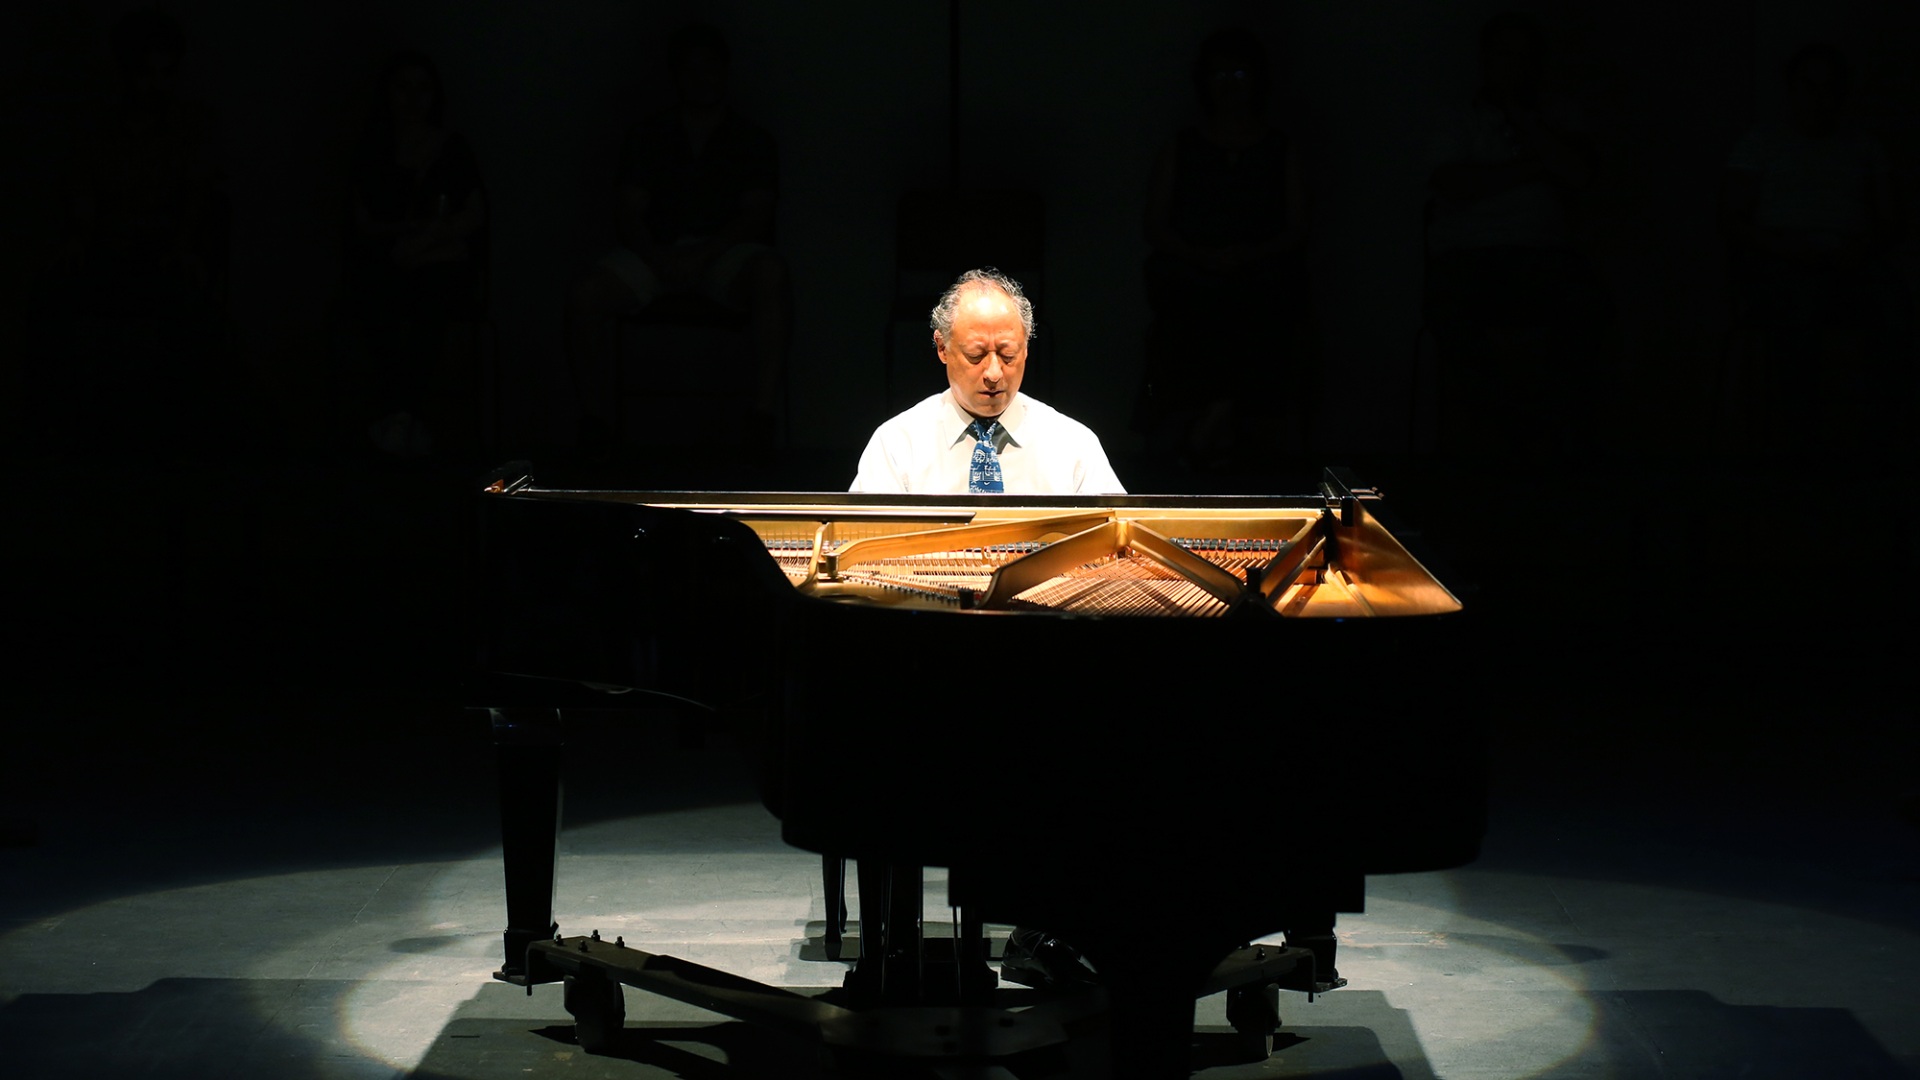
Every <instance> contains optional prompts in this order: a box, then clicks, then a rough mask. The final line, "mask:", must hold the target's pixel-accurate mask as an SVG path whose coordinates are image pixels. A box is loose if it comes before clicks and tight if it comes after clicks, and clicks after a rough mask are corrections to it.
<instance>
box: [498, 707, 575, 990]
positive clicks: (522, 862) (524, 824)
mask: <svg viewBox="0 0 1920 1080" xmlns="http://www.w3.org/2000/svg"><path fill="white" fill-rule="evenodd" d="M487 712H488V715H489V717H490V718H491V720H492V722H493V741H494V746H495V749H496V753H497V756H498V762H499V787H500V849H501V863H502V864H503V866H504V868H505V871H506V885H507V930H506V935H505V942H504V951H505V956H504V962H503V963H502V965H501V967H500V970H499V971H497V972H495V973H494V978H496V979H502V980H505V981H507V982H525V981H526V979H527V946H528V945H531V944H532V943H534V942H536V941H544V940H547V939H549V938H551V937H553V935H554V933H555V932H556V931H557V930H558V929H559V927H558V926H557V925H556V924H555V923H554V921H553V887H554V870H555V865H556V862H555V860H556V859H557V858H558V856H559V837H560V790H561V789H560V750H561V743H562V739H561V732H560V714H559V711H558V710H555V709H488V710H487Z"/></svg>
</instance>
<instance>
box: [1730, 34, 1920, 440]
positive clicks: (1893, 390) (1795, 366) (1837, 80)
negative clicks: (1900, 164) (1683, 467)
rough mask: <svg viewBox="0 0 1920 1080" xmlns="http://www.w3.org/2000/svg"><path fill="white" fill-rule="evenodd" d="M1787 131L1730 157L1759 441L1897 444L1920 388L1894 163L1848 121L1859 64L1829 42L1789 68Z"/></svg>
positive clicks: (1734, 234)
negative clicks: (1897, 249)
mask: <svg viewBox="0 0 1920 1080" xmlns="http://www.w3.org/2000/svg"><path fill="white" fill-rule="evenodd" d="M1784 75H1785V79H1786V84H1787V98H1786V101H1787V113H1786V120H1785V122H1784V123H1774V124H1765V125H1761V126H1758V127H1756V128H1754V129H1753V130H1752V131H1750V132H1748V133H1747V134H1746V136H1745V137H1743V138H1742V139H1741V140H1740V142H1739V144H1738V145H1736V146H1735V147H1734V149H1733V152H1732V154H1731V155H1730V156H1729V157H1728V159H1727V172H1726V178H1725V183H1724V187H1723V199H1722V223H1723V225H1724V228H1725V231H1726V235H1727V240H1728V243H1729V247H1730V249H1731V250H1730V253H1731V256H1732V265H1731V269H1732V273H1733V276H1734V285H1735V293H1736V297H1737V303H1738V307H1739V310H1738V311H1737V312H1736V316H1735V317H1736V320H1737V327H1736V329H1737V336H1738V340H1739V341H1740V342H1741V344H1742V347H1741V349H1740V350H1739V362H1740V363H1741V364H1742V366H1743V367H1744V369H1745V370H1744V371H1742V372H1741V373H1740V374H1741V375H1742V376H1743V379H1742V382H1743V383H1744V389H1745V391H1746V394H1745V395H1744V396H1745V399H1746V400H1745V403H1744V404H1745V405H1746V409H1747V412H1748V417H1747V419H1748V421H1749V424H1750V431H1749V432H1748V434H1749V435H1750V436H1751V437H1752V438H1753V439H1754V440H1756V442H1755V445H1756V446H1757V447H1759V448H1763V449H1772V450H1776V451H1784V452H1788V453H1799V452H1804V451H1805V450H1806V449H1808V446H1807V443H1808V441H1809V439H1810V438H1811V439H1812V440H1813V441H1815V442H1817V443H1819V444H1831V443H1833V442H1834V441H1836V440H1837V441H1839V442H1840V443H1843V444H1846V445H1849V446H1851V447H1853V448H1856V449H1886V448H1888V446H1889V444H1890V443H1891V442H1892V440H1894V438H1895V437H1896V436H1897V435H1898V434H1899V428H1900V426H1901V425H1902V423H1903V421H1904V419H1905V417H1904V416H1903V413H1904V412H1906V411H1908V410H1910V409H1911V406H1912V399H1913V394H1914V363H1913V356H1914V353H1913V349H1914V340H1913V330H1912V324H1911V316H1910V310H1909V304H1908V303H1907V300H1906V296H1905V292H1906V286H1905V284H1904V282H1902V280H1901V279H1900V277H1899V274H1898V272H1897V270H1896V268H1895V265H1894V263H1893V262H1892V260H1891V258H1890V255H1891V253H1892V250H1893V247H1894V245H1895V244H1896V243H1897V242H1898V240H1899V238H1900V226H1901V220H1902V219H1901V214H1900V210H1899V207H1898V206H1897V205H1896V198H1895V192H1896V187H1895V183H1894V176H1893V168H1892V165H1891V163H1890V159H1889V157H1888V155H1887V151H1886V149H1885V148H1884V147H1883V146H1882V145H1881V143H1880V142H1879V141H1878V140H1877V139H1875V138H1874V137H1873V136H1872V135H1870V134H1868V133H1866V132H1865V131H1862V130H1860V129H1859V128H1857V127H1855V126H1853V125H1852V124H1850V123H1848V122H1847V121H1846V115H1845V106H1846V102H1847V97H1848V93H1849V90H1850V89H1851V85H1852V75H1851V72H1850V70H1849V68H1848V65H1847V62H1846V59H1845V58H1844V57H1843V56H1842V55H1841V54H1840V52H1839V51H1838V50H1836V49H1834V48H1833V47H1831V46H1828V45H1810V46H1808V47H1806V48H1804V49H1801V50H1800V51H1798V52H1796V53H1795V54H1794V55H1793V57H1792V58H1791V59H1790V60H1789V61H1788V62H1787V65H1786V68H1785V71H1784Z"/></svg>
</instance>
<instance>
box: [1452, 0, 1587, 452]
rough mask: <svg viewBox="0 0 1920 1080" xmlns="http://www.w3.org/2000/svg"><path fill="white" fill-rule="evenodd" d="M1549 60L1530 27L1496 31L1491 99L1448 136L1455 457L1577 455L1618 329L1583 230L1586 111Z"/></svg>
mask: <svg viewBox="0 0 1920 1080" xmlns="http://www.w3.org/2000/svg"><path fill="white" fill-rule="evenodd" d="M1545 51H1546V50H1545V42H1544V40H1543V38H1542V35H1541V31H1540V28H1539V26H1538V25H1537V24H1536V23H1535V22H1534V21H1533V20H1532V19H1531V18H1528V17H1526V16H1523V15H1518V14H1514V13H1510V12H1509V13H1502V14H1498V15H1495V16H1493V17H1492V18H1491V19H1489V20H1488V21H1487V22H1486V23H1485V24H1484V25H1483V27H1482V29H1481V32H1480V84H1479V87H1478V89H1477V90H1476V92H1475V93H1474V95H1473V97H1472V99H1471V100H1470V101H1468V102H1467V103H1466V105H1465V107H1463V108H1459V109H1456V110H1453V111H1452V112H1451V114H1450V115H1448V116H1447V117H1446V118H1445V121H1444V123H1443V124H1442V126H1441V128H1440V130H1439V131H1438V132H1437V140H1436V143H1437V145H1436V146H1435V148H1434V162H1435V166H1434V169H1433V171H1432V173H1431V174H1430V178H1429V184H1430V201H1429V204H1428V221H1427V225H1426V230H1427V233H1426V246H1427V268H1426V275H1427V285H1426V297H1425V306H1426V319H1427V323H1428V325H1429V326H1430V327H1431V328H1432V330H1433V334H1434V339H1435V341H1436V343H1437V346H1438V352H1439V362H1440V365H1439V378H1440V434H1441V441H1442V448H1443V450H1445V451H1448V452H1452V453H1461V454H1467V455H1480V454H1507V455H1511V460H1513V461H1515V462H1516V463H1524V462H1526V461H1530V460H1537V459H1540V458H1541V457H1542V455H1546V456H1548V457H1555V456H1559V455H1561V454H1566V453H1571V452H1573V451H1575V450H1577V449H1578V444H1579V443H1580V441H1581V440H1582V439H1583V438H1584V437H1585V435H1586V431H1585V421H1586V420H1587V417H1586V416H1585V412H1586V410H1587V408H1588V406H1589V403H1590V400H1591V389H1592V387H1591V384H1590V383H1589V382H1587V380H1590V379H1591V377H1592V376H1593V374H1594V368H1595V366H1596V364H1597V362H1598V360H1599V357H1600V350H1599V349H1598V348H1597V345H1598V343H1599V342H1600V341H1601V340H1602V338H1603V336H1604V332H1605V327H1606V324H1607V323H1608V321H1609V319H1610V317H1611V316H1610V305H1609V302H1608V300H1607V297H1606V295H1605V292H1604V290H1603V288H1602V287H1601V284H1600V282H1599V280H1598V278H1597V277H1596V276H1595V274H1594V272H1593V269H1592V267H1591V265H1590V264H1589V262H1588V260H1587V258H1586V257H1585V256H1584V255H1583V254H1582V253H1581V252H1580V251H1579V250H1578V249H1577V248H1576V246H1575V244H1574V239H1573V228H1572V223H1571V211H1572V204H1573V196H1574V194H1575V193H1576V192H1578V191H1579V190H1580V189H1581V188H1583V187H1585V186H1586V185H1587V184H1588V182H1589V181H1590V180H1591V178H1592V176H1593V171H1594V158H1593V154H1592V152H1591V150H1590V148H1589V146H1588V143H1587V140H1586V139H1585V138H1584V137H1583V136H1582V135H1581V134H1580V122H1579V119H1578V117H1577V116H1576V115H1575V113H1574V110H1573V109H1572V108H1571V107H1570V106H1569V105H1568V104H1567V103H1565V102H1562V101H1559V100H1558V99H1556V98H1554V97H1553V96H1551V95H1549V94H1547V93H1545V92H1544V91H1543V89H1542V87H1541V65H1542V61H1543V59H1544V56H1545Z"/></svg>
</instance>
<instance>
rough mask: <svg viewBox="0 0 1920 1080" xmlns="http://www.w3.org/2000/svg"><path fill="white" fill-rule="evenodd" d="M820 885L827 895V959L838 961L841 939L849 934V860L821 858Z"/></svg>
mask: <svg viewBox="0 0 1920 1080" xmlns="http://www.w3.org/2000/svg"><path fill="white" fill-rule="evenodd" d="M820 885H821V890H822V892H824V893H825V894H826V909H827V930H826V934H825V935H824V936H825V938H826V945H827V959H829V960H838V959H840V939H841V937H843V936H844V935H845V934H846V932H847V860H846V859H845V858H844V857H842V856H839V855H822V856H820Z"/></svg>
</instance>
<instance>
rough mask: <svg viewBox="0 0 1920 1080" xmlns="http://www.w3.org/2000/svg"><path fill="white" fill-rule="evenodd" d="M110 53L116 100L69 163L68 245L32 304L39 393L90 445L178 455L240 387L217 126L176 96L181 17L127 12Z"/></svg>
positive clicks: (182, 44)
mask: <svg viewBox="0 0 1920 1080" xmlns="http://www.w3.org/2000/svg"><path fill="white" fill-rule="evenodd" d="M111 44H112V50H113V59H114V64H115V71H116V74H117V76H118V87H117V94H116V96H115V97H114V98H113V99H112V100H111V101H110V102H109V103H108V105H107V107H106V108H105V110H104V111H103V113H102V115H101V117H100V121H99V123H98V125H97V126H96V127H95V129H94V130H93V131H91V132H90V133H88V134H87V135H85V136H83V137H82V140H81V142H80V144H79V147H78V152H77V153H76V154H75V155H74V158H73V161H72V164H71V168H70V172H69V175H68V178H67V192H68V194H67V221H66V228H65V238H64V239H63V241H62V243H61V245H60V248H59V251H58V254H57V256H56V265H55V266H54V267H53V268H52V272H51V273H50V274H49V275H48V276H47V278H46V279H45V280H43V281H42V282H40V283H39V286H38V287H39V289H40V290H41V295H42V297H43V299H42V301H41V302H40V303H38V304H36V305H35V307H37V308H38V310H37V311H36V312H35V313H34V314H35V318H36V320H37V322H38V329H39V331H40V337H41V338H42V339H43V346H42V347H40V348H37V349H36V350H35V353H36V355H37V356H39V357H41V358H42V359H41V360H40V361H39V362H40V363H42V364H44V365H45V367H44V369H43V370H41V371H40V372H38V373H37V374H36V375H35V376H34V377H33V378H32V379H31V380H30V382H29V385H31V386H33V387H34V388H35V394H36V396H37V397H39V398H41V399H43V400H42V401H41V404H40V405H39V407H38V408H36V409H35V410H34V411H35V412H36V413H38V414H40V415H41V416H42V417H44V418H46V419H47V420H48V421H49V422H50V423H51V424H54V425H56V426H57V427H58V428H60V429H64V430H65V437H66V438H69V439H71V440H74V441H77V442H78V443H80V444H83V445H86V444H91V445H96V446H97V445H99V444H100V443H101V442H102V441H105V442H107V443H119V442H125V441H129V440H131V441H134V442H140V443H155V442H157V443H160V444H170V445H175V446H177V445H179V444H180V442H181V440H183V439H184V440H188V441H194V440H195V439H196V438H197V434H196V433H202V434H203V433H204V431H205V429H206V427H207V426H208V425H209V424H211V423H213V422H215V421H216V419H217V417H216V415H215V414H216V413H217V412H218V411H219V410H218V408H217V406H216V404H215V403H217V402H219V401H221V400H222V399H223V398H224V397H226V396H227V395H228V394H230V393H231V392H232V391H233V390H234V389H235V387H234V386H233V381H234V372H233V371H232V369H231V366H230V364H229V363H228V360H229V357H228V355H227V353H226V351H225V349H224V348H223V347H222V346H223V344H224V334H223V332H222V329H223V326H224V316H225V300H226V289H225V284H226V279H225V275H226V269H227V263H228V248H229V236H228V218H227V215H228V203H227V200H226V198H225V196H224V194H223V193H222V191H221V187H220V182H219V180H220V167H219V136H218V132H217V123H216V121H215V116H214V113H213V111H212V110H211V109H210V108H208V107H206V106H205V105H202V104H200V103H199V102H196V101H193V100H190V99H188V98H186V97H184V96H183V95H182V94H181V93H180V92H179V72H180V67H181V63H182V61H183V58H184V57H185V55H186V51H187V42H186V36H185V33H184V32H183V30H182V28H181V26H180V24H179V23H178V22H177V21H176V20H175V19H174V18H173V17H172V16H170V15H168V14H166V13H165V12H162V11H160V10H158V9H155V8H142V9H136V10H134V11H131V12H128V13H127V14H126V15H125V16H123V17H122V18H121V19H120V20H119V21H118V22H117V23H116V24H115V25H114V27H113V30H112V37H111ZM52 434H53V435H54V436H55V438H56V440H57V439H58V438H60V437H61V436H60V432H59V431H58V430H56V431H54V432H53V433H52Z"/></svg>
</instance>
